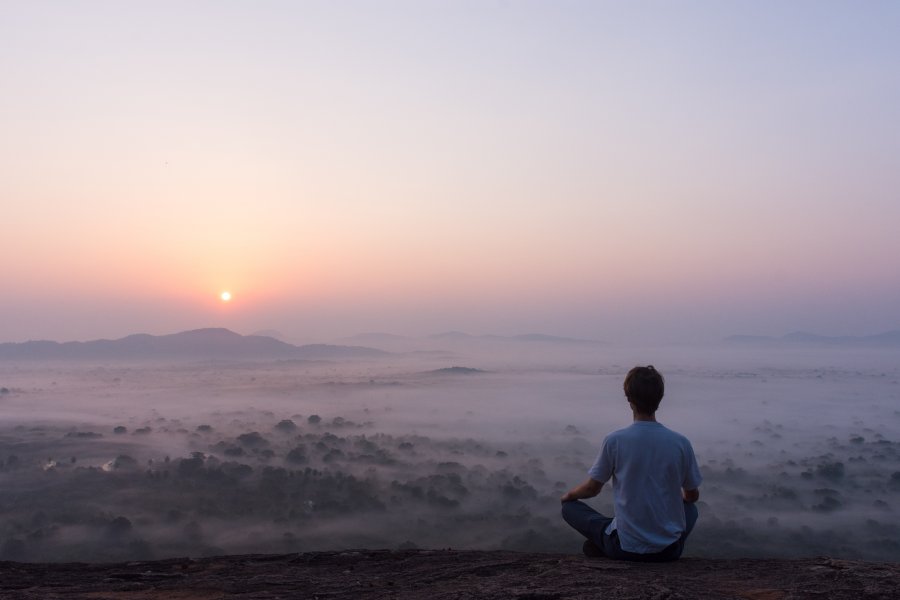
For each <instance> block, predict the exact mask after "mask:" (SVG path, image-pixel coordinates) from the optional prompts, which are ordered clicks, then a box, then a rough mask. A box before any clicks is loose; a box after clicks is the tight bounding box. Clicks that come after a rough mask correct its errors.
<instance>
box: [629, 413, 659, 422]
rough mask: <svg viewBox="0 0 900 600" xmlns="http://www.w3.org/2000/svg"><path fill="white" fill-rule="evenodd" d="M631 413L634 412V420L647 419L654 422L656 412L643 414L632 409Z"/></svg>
mask: <svg viewBox="0 0 900 600" xmlns="http://www.w3.org/2000/svg"><path fill="white" fill-rule="evenodd" d="M632 414H634V420H635V422H637V421H647V422H650V423H656V413H652V414H649V415H648V414H644V413H639V412H637V411H632Z"/></svg>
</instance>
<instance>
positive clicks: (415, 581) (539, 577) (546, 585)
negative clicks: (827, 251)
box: [0, 550, 900, 600]
mask: <svg viewBox="0 0 900 600" xmlns="http://www.w3.org/2000/svg"><path fill="white" fill-rule="evenodd" d="M0 572H2V577H0V598H17V599H20V600H38V599H40V600H54V599H63V598H65V599H67V600H79V599H81V600H87V599H88V598H141V599H142V600H152V599H157V598H158V599H163V598H166V599H170V598H184V599H187V598H191V599H202V600H207V599H209V600H212V599H213V598H216V599H219V598H241V599H242V600H254V599H262V598H329V599H332V600H341V599H346V600H350V599H354V600H355V599H358V598H428V599H429V600H439V599H443V598H447V599H449V598H485V599H501V598H502V599H504V600H506V599H519V600H540V599H554V598H559V599H563V598H567V599H568V598H572V599H580V598H584V599H587V598H591V599H594V598H604V599H624V598H629V599H643V598H647V599H650V598H667V599H670V600H675V599H680V598H684V599H687V598H690V599H695V598H711V599H718V598H745V599H756V600H776V599H782V598H785V599H787V598H829V599H832V600H841V599H847V600H851V599H852V600H862V599H875V598H884V599H888V598H896V594H897V590H898V589H900V565H898V564H891V563H866V562H859V561H844V560H833V559H829V558H814V559H801V560H760V559H757V560H749V559H745V560H740V559H737V560H722V559H703V558H682V559H681V560H679V561H677V562H674V563H664V564H638V563H625V562H615V561H610V560H607V559H602V558H601V559H588V558H585V557H583V556H580V555H574V554H573V555H561V554H527V553H516V552H507V551H457V550H398V551H390V550H357V551H344V552H307V553H303V554H276V555H244V556H221V557H211V558H197V559H190V558H175V559H168V560H160V561H137V562H128V563H116V564H81V563H64V564H47V563H31V564H29V563H11V562H4V563H0Z"/></svg>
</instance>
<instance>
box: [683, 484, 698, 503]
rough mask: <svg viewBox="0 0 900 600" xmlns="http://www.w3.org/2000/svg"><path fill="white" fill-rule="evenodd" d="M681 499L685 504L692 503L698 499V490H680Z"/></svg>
mask: <svg viewBox="0 0 900 600" xmlns="http://www.w3.org/2000/svg"><path fill="white" fill-rule="evenodd" d="M681 497H682V498H683V499H684V501H685V502H688V503H694V502H696V501H697V500H699V499H700V490H698V489H697V488H694V489H692V490H681Z"/></svg>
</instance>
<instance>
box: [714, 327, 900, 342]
mask: <svg viewBox="0 0 900 600" xmlns="http://www.w3.org/2000/svg"><path fill="white" fill-rule="evenodd" d="M725 341H726V342H730V343H740V344H814V345H821V346H900V330H891V331H885V332H883V333H877V334H874V335H862V336H855V335H841V336H828V335H819V334H816V333H809V332H806V331H794V332H792V333H787V334H785V335H783V336H781V337H773V336H765V335H731V336H728V337H727V338H725Z"/></svg>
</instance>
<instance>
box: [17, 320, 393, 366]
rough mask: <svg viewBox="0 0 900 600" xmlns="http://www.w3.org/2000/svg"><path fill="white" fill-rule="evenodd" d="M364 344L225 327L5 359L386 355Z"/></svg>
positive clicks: (31, 350) (49, 348) (31, 345)
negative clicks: (295, 340)
mask: <svg viewBox="0 0 900 600" xmlns="http://www.w3.org/2000/svg"><path fill="white" fill-rule="evenodd" d="M386 354H387V353H386V352H384V351H383V350H376V349H374V348H366V347H364V346H336V345H329V344H308V345H304V346H294V345H292V344H288V343H286V342H282V341H280V340H276V339H275V338H272V337H267V336H261V335H240V334H238V333H235V332H233V331H230V330H228V329H223V328H208V329H194V330H191V331H182V332H181V333H173V334H170V335H149V334H146V333H139V334H134V335H129V336H127V337H124V338H120V339H116V340H92V341H88V342H63V343H60V342H51V341H29V342H21V343H4V344H0V360H12V359H45V360H59V359H64V360H70V359H185V358H188V359H197V360H203V359H229V360H255V359H307V360H325V359H335V358H370V357H375V356H382V355H386Z"/></svg>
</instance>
